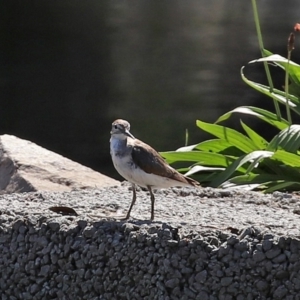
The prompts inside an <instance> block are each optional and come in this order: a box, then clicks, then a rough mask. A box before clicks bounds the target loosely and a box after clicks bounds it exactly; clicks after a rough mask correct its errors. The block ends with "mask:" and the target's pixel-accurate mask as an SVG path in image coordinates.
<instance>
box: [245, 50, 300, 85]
mask: <svg viewBox="0 0 300 300" xmlns="http://www.w3.org/2000/svg"><path fill="white" fill-rule="evenodd" d="M264 61H266V62H272V63H275V64H276V65H277V66H279V67H281V68H283V69H285V70H286V69H287V66H288V65H289V67H288V72H289V75H290V78H291V79H292V80H293V81H294V82H295V83H296V84H297V85H300V65H298V64H296V63H294V62H293V61H291V60H290V61H289V60H288V59H287V58H285V57H283V56H280V55H278V54H272V55H270V56H267V57H263V58H259V59H256V60H252V61H250V62H249V63H256V62H264Z"/></svg>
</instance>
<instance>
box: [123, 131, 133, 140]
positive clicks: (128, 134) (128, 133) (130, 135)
mask: <svg viewBox="0 0 300 300" xmlns="http://www.w3.org/2000/svg"><path fill="white" fill-rule="evenodd" d="M125 134H126V135H127V136H129V137H131V138H132V139H135V137H134V136H133V135H132V134H131V133H130V132H129V130H127V129H126V130H125Z"/></svg>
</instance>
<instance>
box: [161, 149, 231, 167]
mask: <svg viewBox="0 0 300 300" xmlns="http://www.w3.org/2000/svg"><path fill="white" fill-rule="evenodd" d="M160 154H161V156H162V157H164V158H165V159H166V160H167V162H168V163H170V164H171V163H175V162H184V161H190V162H196V163H197V164H199V165H208V166H218V167H228V166H229V165H230V164H231V163H232V162H233V161H235V159H236V157H230V156H225V155H222V154H218V153H210V152H204V151H189V152H176V151H172V152H160Z"/></svg>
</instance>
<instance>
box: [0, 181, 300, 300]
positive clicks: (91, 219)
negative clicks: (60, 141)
mask: <svg viewBox="0 0 300 300" xmlns="http://www.w3.org/2000/svg"><path fill="white" fill-rule="evenodd" d="M131 197H132V192H131V190H130V187H129V186H127V185H126V184H125V185H123V186H113V187H106V188H100V189H94V190H73V191H71V192H29V193H13V194H5V195H2V196H0V269H1V275H0V291H1V295H2V299H107V300H110V299H130V300H132V299H199V300H200V299H201V300H206V299H210V300H213V299H240V300H241V299H300V296H299V295H300V272H299V270H300V257H299V254H300V241H299V235H300V234H299V228H300V227H299V225H300V222H299V213H300V203H299V197H298V195H292V194H284V193H274V194H273V195H263V194H260V193H250V192H238V191H224V190H216V189H210V188H205V189H199V190H197V189H193V188H181V189H179V188H174V189H169V190H161V191H158V192H157V193H156V206H155V212H156V218H155V221H154V222H150V221H149V218H150V199H149V194H148V193H147V192H144V191H139V192H138V200H137V203H136V205H135V206H134V209H133V211H132V217H133V218H132V219H130V220H127V221H123V220H121V218H122V216H124V215H125V213H126V211H127V209H128V206H129V204H130V201H131ZM54 206H63V207H68V208H72V209H74V211H75V212H76V214H77V215H74V212H73V214H72V211H71V212H70V213H71V214H70V215H62V214H59V213H57V212H54V211H51V210H50V209H49V208H51V207H54Z"/></svg>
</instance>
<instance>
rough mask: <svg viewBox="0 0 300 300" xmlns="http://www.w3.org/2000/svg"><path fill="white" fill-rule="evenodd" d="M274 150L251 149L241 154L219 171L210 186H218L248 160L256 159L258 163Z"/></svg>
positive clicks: (271, 154)
mask: <svg viewBox="0 0 300 300" xmlns="http://www.w3.org/2000/svg"><path fill="white" fill-rule="evenodd" d="M273 154H274V152H271V151H261V150H258V151H253V152H251V153H249V154H247V155H244V156H241V157H240V158H238V159H236V160H235V161H234V162H233V163H232V164H231V165H230V166H229V167H228V168H227V169H226V170H225V171H224V172H222V173H220V174H219V175H218V176H217V178H215V180H214V181H213V182H212V183H211V184H212V186H214V187H218V186H219V185H221V184H222V183H223V182H225V181H226V180H227V179H228V178H229V177H230V176H231V175H232V174H233V173H234V172H235V171H237V170H238V169H240V167H241V166H242V165H244V164H245V163H248V162H252V161H254V160H255V161H256V163H258V162H259V161H261V160H262V159H264V158H268V157H272V156H273Z"/></svg>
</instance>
